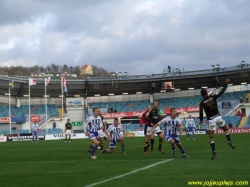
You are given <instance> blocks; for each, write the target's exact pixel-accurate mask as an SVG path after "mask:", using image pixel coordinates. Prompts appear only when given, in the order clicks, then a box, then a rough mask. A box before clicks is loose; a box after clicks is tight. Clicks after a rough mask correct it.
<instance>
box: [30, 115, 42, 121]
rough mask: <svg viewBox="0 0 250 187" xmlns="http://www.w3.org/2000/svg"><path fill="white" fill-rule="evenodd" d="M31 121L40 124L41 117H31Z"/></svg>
mask: <svg viewBox="0 0 250 187" xmlns="http://www.w3.org/2000/svg"><path fill="white" fill-rule="evenodd" d="M30 121H31V122H34V121H36V122H40V121H41V116H40V115H32V116H30Z"/></svg>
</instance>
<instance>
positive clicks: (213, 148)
mask: <svg viewBox="0 0 250 187" xmlns="http://www.w3.org/2000/svg"><path fill="white" fill-rule="evenodd" d="M209 141H210V145H211V148H212V153H213V152H214V151H215V143H214V137H211V138H210V139H209Z"/></svg>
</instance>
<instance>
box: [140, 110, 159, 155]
mask: <svg viewBox="0 0 250 187" xmlns="http://www.w3.org/2000/svg"><path fill="white" fill-rule="evenodd" d="M151 108H152V107H151V105H148V108H147V109H145V112H144V113H143V114H142V117H141V120H140V130H141V131H142V130H143V129H142V125H143V123H144V124H145V126H144V135H145V138H146V133H147V126H148V121H147V120H145V116H146V114H147V113H148V111H149V110H150V109H151ZM150 138H151V140H150V144H151V151H153V150H154V141H155V140H154V134H153V133H152V134H151V135H150Z"/></svg>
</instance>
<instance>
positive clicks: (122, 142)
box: [119, 137, 126, 154]
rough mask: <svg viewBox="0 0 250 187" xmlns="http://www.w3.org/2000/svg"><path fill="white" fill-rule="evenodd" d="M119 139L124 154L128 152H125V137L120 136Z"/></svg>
mask: <svg viewBox="0 0 250 187" xmlns="http://www.w3.org/2000/svg"><path fill="white" fill-rule="evenodd" d="M119 141H120V142H121V147H122V154H126V152H125V143H124V138H123V137H120V138H119Z"/></svg>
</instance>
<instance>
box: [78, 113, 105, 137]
mask: <svg viewBox="0 0 250 187" xmlns="http://www.w3.org/2000/svg"><path fill="white" fill-rule="evenodd" d="M87 125H89V128H88V132H90V133H91V132H97V131H99V130H100V129H101V128H102V126H103V122H102V118H101V117H100V116H97V117H96V118H95V117H94V115H91V116H89V117H88V118H87V119H86V120H85V122H84V123H83V125H82V127H83V131H84V132H87Z"/></svg>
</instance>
